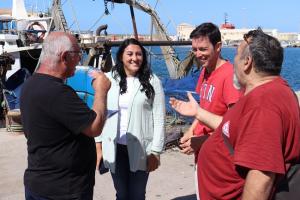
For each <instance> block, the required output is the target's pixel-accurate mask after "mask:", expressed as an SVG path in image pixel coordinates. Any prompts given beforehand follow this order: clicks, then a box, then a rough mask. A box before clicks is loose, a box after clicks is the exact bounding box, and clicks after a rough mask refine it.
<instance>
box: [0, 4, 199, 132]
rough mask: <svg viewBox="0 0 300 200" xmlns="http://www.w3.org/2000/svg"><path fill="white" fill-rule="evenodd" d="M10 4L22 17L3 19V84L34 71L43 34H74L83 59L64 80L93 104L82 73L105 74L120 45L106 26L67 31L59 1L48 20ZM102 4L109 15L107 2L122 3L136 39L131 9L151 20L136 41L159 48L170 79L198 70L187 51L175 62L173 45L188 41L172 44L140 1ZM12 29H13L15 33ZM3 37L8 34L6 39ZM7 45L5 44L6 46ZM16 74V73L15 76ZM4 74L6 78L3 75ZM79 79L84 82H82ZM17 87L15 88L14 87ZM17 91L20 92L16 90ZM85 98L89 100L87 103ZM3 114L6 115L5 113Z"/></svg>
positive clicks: (156, 16) (6, 106)
mask: <svg viewBox="0 0 300 200" xmlns="http://www.w3.org/2000/svg"><path fill="white" fill-rule="evenodd" d="M13 2H14V4H13V5H15V7H17V8H18V10H19V11H18V12H16V13H21V14H22V13H23V14H22V15H21V16H19V15H14V14H13V13H14V12H12V15H11V16H10V19H9V20H8V19H7V20H6V21H7V22H9V27H10V29H9V30H8V31H7V30H5V31H4V32H5V33H2V34H4V35H5V37H6V40H5V45H2V52H1V51H0V55H1V56H2V57H3V58H4V57H5V58H6V61H5V62H4V61H3V65H6V70H7V73H6V77H5V78H3V80H4V82H9V83H16V82H20V83H21V82H22V81H19V80H20V77H22V79H26V77H27V75H30V74H32V73H33V72H34V71H35V69H36V67H38V59H39V54H40V51H41V42H42V41H43V39H44V38H45V37H47V34H48V33H49V32H50V31H65V32H70V33H73V34H74V35H76V37H78V39H79V44H80V47H81V48H82V50H83V51H84V52H85V53H86V56H85V57H84V59H83V60H82V61H81V66H78V67H77V69H78V70H77V71H76V73H75V76H74V77H73V78H72V79H70V80H68V84H69V85H70V86H72V87H73V88H74V89H75V90H77V92H78V94H79V96H80V97H82V99H84V100H85V101H86V102H87V103H88V104H91V102H92V101H93V92H92V91H91V87H88V86H90V83H87V82H88V81H90V79H88V77H87V73H86V72H87V70H88V69H89V68H98V69H101V70H102V71H105V72H107V71H109V70H110V69H111V67H112V66H113V62H114V61H113V56H112V52H111V49H112V48H113V47H117V46H119V45H120V44H121V41H113V40H111V39H110V38H109V37H106V35H107V34H106V30H107V28H108V26H109V25H106V24H104V25H100V26H99V27H98V28H97V29H96V31H95V33H93V32H92V31H88V32H83V31H81V30H78V31H77V32H76V31H71V29H70V27H69V26H68V23H67V20H66V18H65V15H64V12H63V8H62V4H61V1H60V0H53V2H52V7H51V9H50V10H51V12H50V14H49V17H45V16H44V15H40V16H38V17H37V18H29V17H27V14H26V9H25V7H24V0H13ZM103 2H104V5H105V7H104V9H105V12H109V11H108V6H107V5H108V4H109V3H111V4H123V5H124V6H128V7H129V8H130V14H131V19H132V25H133V32H134V37H135V38H137V39H140V38H139V34H138V33H137V29H136V26H137V25H136V22H135V21H136V20H135V15H134V9H138V10H140V11H142V12H144V13H145V14H147V15H149V16H150V17H151V21H152V25H151V26H153V28H154V29H153V30H152V31H151V34H150V40H147V41H146V40H140V41H141V43H142V44H143V45H144V46H145V47H152V46H159V47H160V48H161V52H162V56H163V59H164V60H165V62H166V66H167V71H168V73H169V77H170V79H172V80H177V79H180V78H183V77H185V76H186V74H187V73H188V71H189V70H190V69H191V68H192V66H194V65H196V66H198V67H199V64H198V62H197V61H196V59H195V58H194V55H193V54H192V53H191V52H189V53H188V54H187V56H186V58H185V59H184V60H183V61H180V60H179V58H178V55H177V53H176V51H175V48H174V47H173V46H179V45H191V42H190V41H173V40H172V39H171V37H169V36H168V34H167V31H166V28H165V27H164V25H163V23H162V22H161V20H160V18H159V16H158V14H157V13H156V11H155V10H154V9H153V8H152V7H151V6H150V5H149V4H147V3H146V2H144V1H141V0H139V1H136V0H103ZM22 4H23V5H22ZM17 5H18V6H17ZM20 5H21V6H20ZM13 10H14V9H13ZM24 13H25V14H24ZM75 18H76V17H75ZM14 20H15V22H14ZM21 22H22V23H21ZM19 24H20V25H19ZM21 25H22V26H21ZM3 27H4V26H3ZM19 27H20V28H19ZM21 27H22V28H21ZM24 27H25V28H24ZM0 28H1V26H0ZM3 29H4V28H3ZM12 30H16V32H15V31H12ZM31 34H35V37H33V36H32V37H30V36H31ZM7 35H9V37H8V36H7ZM0 38H1V37H0ZM9 38H10V41H12V42H13V44H12V43H9V41H8V40H9ZM8 43H9V45H7V44H8ZM147 49H148V53H149V56H155V55H153V52H151V48H147ZM23 56H24V57H23ZM11 57H13V58H14V63H13V62H11V63H8V62H7V60H9V59H8V58H11ZM27 59H31V60H27ZM150 59H151V58H150ZM3 60H4V59H3ZM26 60H27V61H26ZM0 62H1V61H0ZM0 65H1V64H0ZM10 67H11V69H10ZM20 69H23V70H21V71H22V72H19V70H20ZM24 71H25V72H24ZM16 73H19V74H17V75H16ZM8 74H10V75H9V76H7V75H8ZM12 74H13V75H12ZM16 80H18V81H16ZM82 80H83V81H84V82H82ZM182 80H183V79H182ZM23 81H24V80H23ZM78 83H81V84H78ZM8 85H9V84H6V85H5V84H4V87H6V88H4V90H3V91H7V90H8V88H7V86H8ZM166 85H168V84H166ZM169 85H170V86H171V85H174V84H173V83H172V84H169ZM181 85H185V84H181ZM18 87H19V85H18V86H16V88H18ZM16 88H9V91H11V90H15V89H16ZM88 88H89V89H88ZM18 89H19V90H20V88H18ZM165 92H166V94H168V90H166V91H165ZM172 92H173V91H172ZM16 96H17V95H16ZM87 96H89V97H90V98H86V97H87ZM172 96H173V94H172ZM4 99H6V101H5V102H6V105H5V108H6V110H9V111H10V110H16V109H17V111H19V110H18V103H17V104H16V106H15V107H12V108H14V109H10V105H9V101H8V100H7V97H6V95H4ZM87 99H90V100H89V101H87ZM15 101H17V100H15ZM5 113H6V116H7V115H8V114H9V112H5ZM19 116H20V115H18V117H19ZM6 118H7V117H6ZM7 121H10V120H7ZM7 127H9V128H8V129H10V130H12V129H13V128H12V123H8V124H7Z"/></svg>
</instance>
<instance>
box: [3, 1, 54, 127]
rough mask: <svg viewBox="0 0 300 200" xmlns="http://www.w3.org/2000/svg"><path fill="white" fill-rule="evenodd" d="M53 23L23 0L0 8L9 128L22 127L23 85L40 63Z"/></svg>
mask: <svg viewBox="0 0 300 200" xmlns="http://www.w3.org/2000/svg"><path fill="white" fill-rule="evenodd" d="M50 23H51V17H49V16H48V15H47V13H35V14H31V15H29V14H28V13H27V11H26V9H25V4H24V0H12V8H11V9H1V10H0V72H1V73H0V77H1V83H2V84H1V102H4V106H3V112H2V113H4V116H5V119H6V120H5V121H6V127H7V129H8V130H18V129H21V125H20V110H19V101H18V96H19V93H20V90H21V85H22V83H23V82H24V80H25V79H26V77H28V76H29V75H30V74H32V73H33V72H34V70H35V68H36V66H37V64H38V60H39V57H40V53H41V47H42V46H41V43H42V42H43V39H44V38H45V37H47V35H48V32H49V30H50ZM4 116H1V117H2V118H3V117H4Z"/></svg>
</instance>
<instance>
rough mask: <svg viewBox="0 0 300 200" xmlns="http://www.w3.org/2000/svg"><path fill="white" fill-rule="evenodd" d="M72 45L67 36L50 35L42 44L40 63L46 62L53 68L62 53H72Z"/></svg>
mask: <svg viewBox="0 0 300 200" xmlns="http://www.w3.org/2000/svg"><path fill="white" fill-rule="evenodd" d="M72 50H73V44H72V41H71V40H70V38H69V37H68V35H66V34H62V35H55V34H53V35H52V34H50V35H48V37H46V39H45V40H44V42H43V47H42V52H41V57H40V62H41V63H42V62H47V63H48V65H49V67H55V65H56V64H57V63H58V61H59V59H60V54H61V52H63V51H72Z"/></svg>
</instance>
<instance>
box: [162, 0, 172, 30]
mask: <svg viewBox="0 0 300 200" xmlns="http://www.w3.org/2000/svg"><path fill="white" fill-rule="evenodd" d="M158 1H159V0H157V3H158ZM160 5H161V7H162V8H163V9H164V10H163V11H164V12H163V13H165V14H166V15H167V17H168V19H169V23H170V22H171V24H172V25H173V28H174V29H175V30H176V24H175V22H174V20H173V19H172V17H170V15H169V13H168V12H165V11H166V10H167V9H165V7H164V5H163V4H162V2H161V1H160ZM169 23H168V24H169ZM166 27H167V26H166Z"/></svg>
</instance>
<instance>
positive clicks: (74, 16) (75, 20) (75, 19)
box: [70, 0, 80, 34]
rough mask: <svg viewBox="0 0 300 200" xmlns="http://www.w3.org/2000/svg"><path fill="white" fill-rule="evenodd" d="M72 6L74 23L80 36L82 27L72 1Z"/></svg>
mask: <svg viewBox="0 0 300 200" xmlns="http://www.w3.org/2000/svg"><path fill="white" fill-rule="evenodd" d="M70 6H71V10H72V13H73V18H74V23H75V24H76V25H77V29H78V33H79V34H80V27H79V23H78V20H77V17H76V12H75V9H74V6H73V1H72V0H70Z"/></svg>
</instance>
